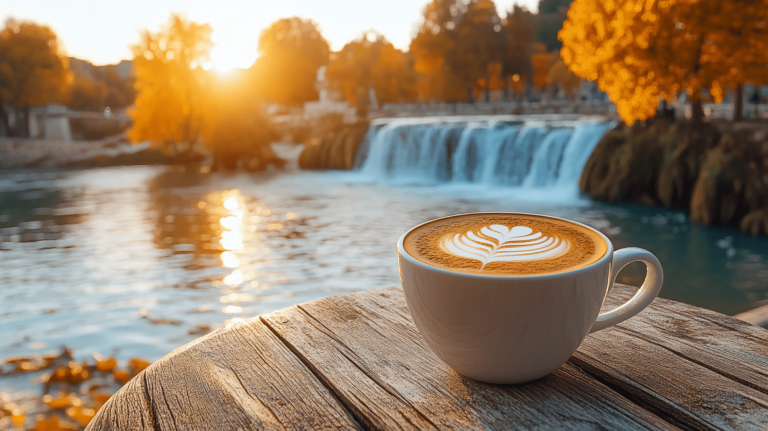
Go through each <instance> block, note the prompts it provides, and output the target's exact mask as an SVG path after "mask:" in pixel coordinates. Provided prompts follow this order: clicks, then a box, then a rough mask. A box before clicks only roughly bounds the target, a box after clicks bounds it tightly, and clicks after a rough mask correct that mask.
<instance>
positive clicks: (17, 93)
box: [0, 19, 69, 137]
mask: <svg viewBox="0 0 768 431" xmlns="http://www.w3.org/2000/svg"><path fill="white" fill-rule="evenodd" d="M68 81H69V73H68V60H67V57H66V56H65V55H64V53H63V49H62V47H61V45H60V44H59V39H58V37H57V36H56V33H54V32H53V30H51V29H50V28H48V27H47V26H42V25H37V24H34V23H32V22H28V21H16V20H13V19H9V20H7V21H6V22H5V27H4V28H3V29H2V30H1V31H0V116H1V117H2V121H4V122H5V128H6V130H8V131H9V132H10V134H12V135H14V134H15V135H18V136H23V137H27V136H29V113H30V108H32V107H34V106H41V105H47V104H49V103H53V102H62V101H63V100H64V99H65V97H66V89H67V84H68ZM5 103H7V104H9V105H11V106H14V107H15V108H16V109H17V112H20V113H21V114H22V118H21V121H17V126H16V127H15V130H11V129H10V127H8V118H7V115H6V113H5V110H4V108H3V105H4V104H5Z"/></svg>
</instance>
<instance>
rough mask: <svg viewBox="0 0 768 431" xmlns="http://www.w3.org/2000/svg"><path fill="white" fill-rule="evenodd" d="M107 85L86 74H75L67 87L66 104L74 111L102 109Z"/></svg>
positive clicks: (104, 103) (104, 105) (105, 98)
mask: <svg viewBox="0 0 768 431" xmlns="http://www.w3.org/2000/svg"><path fill="white" fill-rule="evenodd" d="M106 100H107V86H106V85H105V84H104V83H103V82H101V81H97V80H94V79H91V78H89V77H87V76H76V77H75V78H74V81H73V82H72V85H71V86H70V88H69V100H68V101H67V106H68V107H69V108H70V109H73V110H75V111H102V110H104V108H105V107H106Z"/></svg>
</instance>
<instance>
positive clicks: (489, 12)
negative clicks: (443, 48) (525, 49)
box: [447, 0, 506, 102]
mask: <svg viewBox="0 0 768 431" xmlns="http://www.w3.org/2000/svg"><path fill="white" fill-rule="evenodd" d="M501 28H502V26H501V18H500V17H499V14H498V13H497V12H496V5H495V4H494V3H493V1H491V0H471V1H470V2H469V3H468V4H467V7H466V11H465V12H464V17H463V19H462V20H461V21H460V22H459V24H458V27H457V28H456V47H455V49H454V50H453V51H452V52H451V53H450V54H449V56H448V58H447V60H448V64H449V65H450V66H451V69H452V70H453V71H454V73H455V74H456V76H458V78H459V80H460V81H461V83H462V84H463V85H464V87H465V88H466V89H467V97H468V99H469V100H470V102H471V101H472V94H473V90H474V88H475V87H481V88H483V90H485V101H486V102H489V101H490V82H491V75H490V69H492V68H493V67H494V63H496V64H498V63H501V62H502V61H503V59H504V54H505V42H506V41H505V35H504V34H503V33H502V32H501Z"/></svg>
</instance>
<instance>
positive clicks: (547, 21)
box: [535, 0, 573, 51]
mask: <svg viewBox="0 0 768 431" xmlns="http://www.w3.org/2000/svg"><path fill="white" fill-rule="evenodd" d="M571 2H573V0H539V11H538V13H537V14H536V16H535V23H536V40H537V41H538V42H539V43H543V44H544V46H546V47H547V51H559V50H560V48H561V46H562V44H561V42H560V40H559V39H558V38H557V33H558V32H559V31H560V30H561V29H562V28H563V21H565V17H566V15H567V13H568V8H569V7H570V5H571Z"/></svg>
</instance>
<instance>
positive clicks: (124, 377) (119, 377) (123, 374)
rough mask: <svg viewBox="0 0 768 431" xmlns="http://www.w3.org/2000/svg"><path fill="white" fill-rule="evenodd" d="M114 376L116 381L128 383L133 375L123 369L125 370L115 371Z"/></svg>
mask: <svg viewBox="0 0 768 431" xmlns="http://www.w3.org/2000/svg"><path fill="white" fill-rule="evenodd" d="M112 376H113V377H114V378H115V381H117V382H120V383H122V384H126V383H128V381H129V380H131V375H130V374H128V372H127V371H123V370H115V371H113V372H112Z"/></svg>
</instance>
